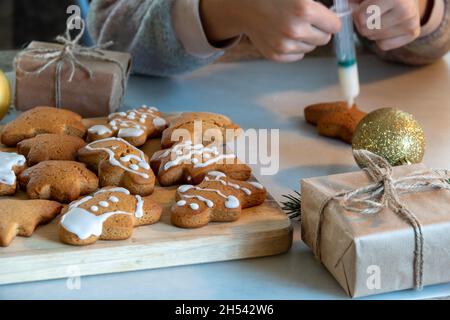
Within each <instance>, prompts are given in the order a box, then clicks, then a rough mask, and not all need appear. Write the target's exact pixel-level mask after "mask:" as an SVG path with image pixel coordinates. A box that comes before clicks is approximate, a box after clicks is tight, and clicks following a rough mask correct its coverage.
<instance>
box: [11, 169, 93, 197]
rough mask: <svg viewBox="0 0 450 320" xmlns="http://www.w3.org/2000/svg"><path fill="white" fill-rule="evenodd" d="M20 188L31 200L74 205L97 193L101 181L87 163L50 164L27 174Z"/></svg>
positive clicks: (21, 179) (22, 175)
mask: <svg viewBox="0 0 450 320" xmlns="http://www.w3.org/2000/svg"><path fill="white" fill-rule="evenodd" d="M19 184H20V186H21V187H22V188H23V189H25V190H26V191H27V194H28V197H30V198H31V199H51V200H56V201H58V202H71V201H73V200H75V199H77V198H79V197H80V196H82V195H84V194H88V193H91V192H93V191H94V190H96V189H97V187H98V178H97V176H96V175H95V174H94V173H93V172H91V171H89V170H88V169H87V168H86V165H85V164H83V163H79V162H75V161H56V160H50V161H43V162H40V163H39V164H37V165H35V166H34V167H31V168H28V169H26V170H24V171H23V172H22V173H21V174H20V175H19Z"/></svg>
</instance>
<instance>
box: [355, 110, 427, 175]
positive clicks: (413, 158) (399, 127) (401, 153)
mask: <svg viewBox="0 0 450 320" xmlns="http://www.w3.org/2000/svg"><path fill="white" fill-rule="evenodd" d="M353 149H356V150H358V149H365V150H368V151H371V152H373V153H375V154H377V155H379V156H381V157H383V158H385V159H386V160H387V161H388V162H389V163H390V164H391V165H392V166H398V165H403V164H412V163H419V162H421V161H422V158H423V155H424V153H425V136H424V132H423V129H422V127H421V126H420V124H419V123H418V122H417V121H416V120H415V119H414V117H413V116H412V115H411V114H409V113H406V112H403V111H400V110H396V109H392V108H383V109H378V110H376V111H374V112H371V113H369V114H368V115H367V116H365V117H364V118H363V119H362V120H361V122H360V123H359V124H358V127H357V128H356V132H355V134H354V135H353ZM358 165H359V166H364V165H363V164H360V163H358Z"/></svg>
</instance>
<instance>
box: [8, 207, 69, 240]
mask: <svg viewBox="0 0 450 320" xmlns="http://www.w3.org/2000/svg"><path fill="white" fill-rule="evenodd" d="M60 211H61V205H60V204H59V203H58V202H55V201H49V200H17V199H1V200H0V246H2V247H7V246H9V244H10V243H11V241H12V240H13V239H14V237H16V236H22V237H30V236H31V235H32V233H33V231H34V229H36V227H37V226H38V225H40V224H44V223H48V222H50V221H51V220H52V219H53V218H55V217H56V216H57V215H58V214H59V212H60Z"/></svg>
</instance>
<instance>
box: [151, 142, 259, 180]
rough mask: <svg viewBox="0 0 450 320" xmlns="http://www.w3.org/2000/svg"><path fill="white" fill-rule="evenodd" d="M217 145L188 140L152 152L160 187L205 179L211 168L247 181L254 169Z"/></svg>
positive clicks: (153, 164)
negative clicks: (206, 144)
mask: <svg viewBox="0 0 450 320" xmlns="http://www.w3.org/2000/svg"><path fill="white" fill-rule="evenodd" d="M220 149H224V148H218V147H217V146H214V145H210V146H204V145H203V144H193V143H192V141H185V142H181V143H178V144H176V145H174V146H173V147H172V148H170V149H165V150H161V151H158V152H156V153H155V154H153V156H152V158H151V160H150V165H151V167H152V169H153V171H154V172H156V174H157V177H158V181H159V184H160V185H161V186H171V185H174V184H181V183H191V184H198V183H200V182H202V180H203V178H204V177H205V174H206V173H207V172H209V171H221V172H224V173H226V174H227V176H228V177H230V178H232V179H236V180H248V179H249V178H250V175H251V169H250V167H249V166H247V165H246V164H243V163H240V162H239V161H238V159H237V157H236V155H234V154H232V153H226V152H223V151H222V150H220Z"/></svg>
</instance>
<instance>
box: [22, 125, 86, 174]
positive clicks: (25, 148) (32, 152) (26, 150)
mask: <svg viewBox="0 0 450 320" xmlns="http://www.w3.org/2000/svg"><path fill="white" fill-rule="evenodd" d="M85 145H86V142H84V140H83V139H81V138H78V137H75V136H67V135H63V134H51V133H49V134H40V135H38V136H36V137H34V138H30V139H26V140H23V141H20V142H19V143H18V144H17V151H18V153H20V154H22V155H24V156H25V157H26V158H27V164H28V165H29V166H33V165H35V164H37V163H39V162H42V161H47V160H72V161H74V160H76V159H77V152H78V150H79V149H80V148H82V147H84V146H85Z"/></svg>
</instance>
